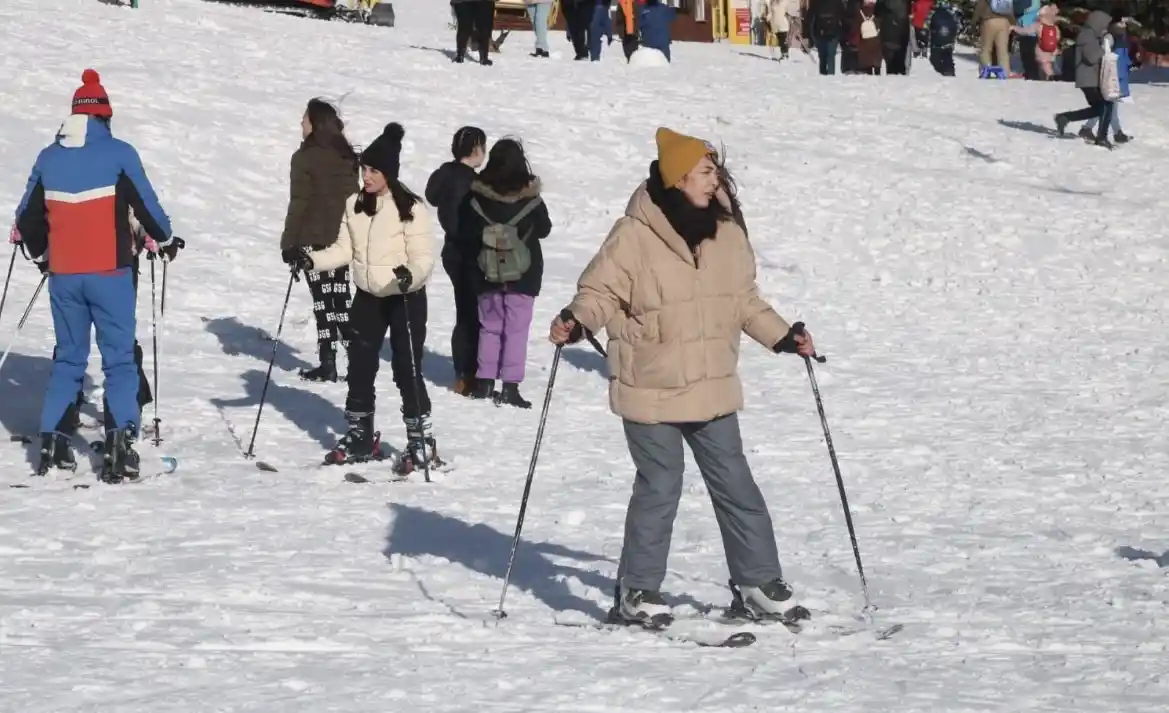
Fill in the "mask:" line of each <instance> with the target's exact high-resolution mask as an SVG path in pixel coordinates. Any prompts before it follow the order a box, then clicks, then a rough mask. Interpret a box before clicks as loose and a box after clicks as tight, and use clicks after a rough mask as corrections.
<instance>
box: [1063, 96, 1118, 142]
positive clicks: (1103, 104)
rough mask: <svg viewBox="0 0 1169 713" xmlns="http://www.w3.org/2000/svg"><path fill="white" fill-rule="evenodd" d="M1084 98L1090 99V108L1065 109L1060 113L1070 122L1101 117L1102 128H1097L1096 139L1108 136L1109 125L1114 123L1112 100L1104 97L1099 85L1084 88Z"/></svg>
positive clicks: (1099, 139)
mask: <svg viewBox="0 0 1169 713" xmlns="http://www.w3.org/2000/svg"><path fill="white" fill-rule="evenodd" d="M1081 91H1083V92H1084V99H1086V100H1087V101H1088V108H1086V109H1080V110H1078V111H1065V112H1064V113H1062V114H1060V116H1062V117H1063V118H1064V119H1066V120H1067V121H1068V122H1072V121H1087V120H1088V119H1091V118H1093V117H1097V116H1098V117H1100V128H1099V129H1097V133H1096V140H1097V141H1101V140H1103V139H1105V138H1108V127H1109V126H1110V125H1111V123H1112V102H1110V101H1106V100H1105V99H1104V94H1102V93H1101V92H1100V88H1099V87H1089V88H1086V89H1082V90H1081Z"/></svg>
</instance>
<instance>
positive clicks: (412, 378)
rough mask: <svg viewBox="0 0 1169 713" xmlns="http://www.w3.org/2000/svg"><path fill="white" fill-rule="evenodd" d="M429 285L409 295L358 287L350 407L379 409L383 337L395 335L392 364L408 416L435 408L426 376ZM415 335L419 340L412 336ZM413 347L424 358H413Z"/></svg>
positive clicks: (351, 347)
mask: <svg viewBox="0 0 1169 713" xmlns="http://www.w3.org/2000/svg"><path fill="white" fill-rule="evenodd" d="M426 316H427V306H426V288H425V287H424V288H422V289H421V290H418V291H417V292H411V293H409V294H407V295H391V296H389V297H374V296H373V295H371V294H369V293H368V292H366V291H364V290H362V289H360V288H358V290H357V294H356V296H354V298H353V308H352V309H351V310H350V312H349V376H348V379H347V380H348V382H349V396H348V397H347V398H346V399H345V410H346V411H348V412H351V413H373V412H374V403H375V401H376V400H377V394H376V386H375V383H374V382H375V381H376V380H377V372H378V367H379V366H380V365H381V350H382V343H383V342H385V339H386V332H389V335H390V368H391V369H392V370H393V373H394V384H395V385H396V386H397V387H398V394H399V395H400V396H401V398H402V416H403V417H404V418H417V417H418V416H421V415H428V414H429V413H430V396H429V395H428V394H427V393H426V384H425V383H424V382H423V380H422V350H423V346H424V345H425V344H426ZM407 323H409V332H410V333H411V334H412V335H413V337H414V339H413V342H411V340H410V339H409V338H408V337H407ZM411 353H413V355H414V358H415V359H417V360H418V363H417V364H415V363H414V362H413V361H412V360H411Z"/></svg>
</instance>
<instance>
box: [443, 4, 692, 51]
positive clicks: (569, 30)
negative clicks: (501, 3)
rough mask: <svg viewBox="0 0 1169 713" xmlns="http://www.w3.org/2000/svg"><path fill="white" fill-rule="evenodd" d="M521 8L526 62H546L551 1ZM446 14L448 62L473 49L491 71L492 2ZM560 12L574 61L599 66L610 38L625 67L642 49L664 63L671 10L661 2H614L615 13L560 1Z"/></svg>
mask: <svg viewBox="0 0 1169 713" xmlns="http://www.w3.org/2000/svg"><path fill="white" fill-rule="evenodd" d="M524 5H525V7H526V9H527V14H528V20H529V21H530V22H531V24H532V30H533V34H534V35H535V49H534V50H533V51H532V54H531V56H532V57H538V58H544V59H547V58H549V57H551V56H552V53H551V46H550V45H549V44H548V28H549V24H550V22H551V19H552V6H553V0H524ZM451 12H452V14H453V15H454V18H455V28H456V29H455V54H454V61H455V62H456V63H459V64H462V63H463V62H465V61H466V58H467V51H468V49H473V50H474V51H477V52H478V53H479V63H480V64H482V65H484V66H491V65H493V64H494V62H493V61H492V60H491V57H490V53H491V50H492V48H497V47H498V43H499V41H498V40H493V39H492V32H493V31H494V29H495V25H494V23H495V2H494V0H451ZM560 12H561V14H562V15H563V17H564V25H565V36H566V38H567V40H568V42H569V43H570V44H571V45H572V51H573V59H574V60H576V61H582V60H591V61H593V62H598V61H600V59H601V53H602V52H603V51H604V48H605V47H607V46H609V45H611V44H612V43H613V38H614V34H615V33H616V35H617V36H618V37H620V38H621V47H622V50H623V51H624V53H625V59H626V61H632V59H633V55H634V54H635V53H636V52H637V50H638V49H640V48H642V47H645V48H648V49H650V50H654V51H656V52H659V53H661V55H662V56H664V57H665V59H666V61H667V62H669V60H670V26H671V25H672V24H673V22H674V19H675V15H676V10H675V9H674V8H673V7H670V6H669V5H667V4H665V3H664V2H663V1H662V0H617V4H616V7H614V4H613V0H561V3H560Z"/></svg>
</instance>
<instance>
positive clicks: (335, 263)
mask: <svg viewBox="0 0 1169 713" xmlns="http://www.w3.org/2000/svg"><path fill="white" fill-rule="evenodd" d="M346 204H347V205H348V206H350V207H351V206H352V205H353V198H352V197H350V199H349V200H347V201H346ZM350 209H351V208H346V209H345V215H344V216H342V217H341V227H340V228H339V229H338V230H337V242H335V243H333V244H332V245H330V246H329V247H327V248H325V249H324V250H314V251H313V252H312V254H311V257H312V259H313V272H327V271H329V270H336V269H337V268H339V267H341V266H343V265H348V264H349V263H351V262H353V235H352V234H351V233H350V231H349V211H350Z"/></svg>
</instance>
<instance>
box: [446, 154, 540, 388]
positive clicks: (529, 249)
mask: <svg viewBox="0 0 1169 713" xmlns="http://www.w3.org/2000/svg"><path fill="white" fill-rule="evenodd" d="M551 232H552V221H551V219H550V218H549V217H548V207H547V206H546V205H544V200H543V198H541V197H540V179H539V178H537V177H536V176H534V175H532V169H531V166H529V165H528V159H527V157H526V156H524V149H523V146H521V145H520V142H519V141H516V140H515V139H501V140H500V141H498V142H496V144H495V145H494V146H492V147H491V154H490V155H489V156H488V158H487V165H486V166H485V167H484V168H483V171H482V172H481V173H480V174H479V177H478V178H477V179H476V180H475V181H474V182H473V183H472V184H471V192H470V193H469V194H468V195H467V199H466V200H465V201H464V202H463V205H462V207H461V208H460V210H459V241H460V242H461V243H462V245H463V250H464V251H465V254H466V255H468V256H472V255H474V256H477V263H478V267H479V274H478V292H479V324H480V325H481V326H480V329H479V370H478V372H477V376H478V382H477V383H476V385H475V391H474V393H473V394H472V397H473V398H476V399H487V398H492V399H494V401H495V403H496V405H507V406H517V407H519V408H531V406H532V404H531V403H530V402H528V401H526V400H524V398H523V397H522V396H521V395H520V390H519V385H520V383H521V382H522V381H523V380H524V365H525V362H526V361H527V355H528V331H529V327H530V326H531V324H532V311H533V309H534V307H535V304H536V298H537V297H538V296H539V295H540V285H541V282H542V280H543V277H544V253H543V251H542V250H541V248H540V241H541V240H543V239H544V238H546V237H548V234H549V233H551ZM496 379H501V380H502V381H503V385H502V386H501V387H500V390H499V392H498V393H496V391H495V380H496Z"/></svg>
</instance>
